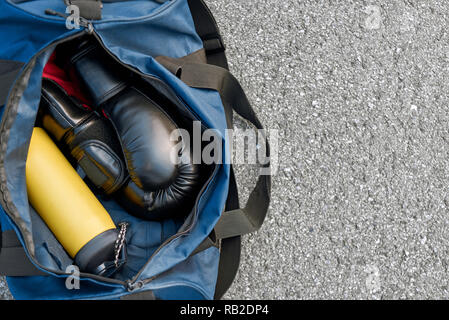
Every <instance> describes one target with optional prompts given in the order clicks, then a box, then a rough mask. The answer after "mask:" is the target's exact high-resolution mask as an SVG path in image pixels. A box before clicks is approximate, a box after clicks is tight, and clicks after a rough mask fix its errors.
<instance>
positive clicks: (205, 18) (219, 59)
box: [188, 0, 228, 69]
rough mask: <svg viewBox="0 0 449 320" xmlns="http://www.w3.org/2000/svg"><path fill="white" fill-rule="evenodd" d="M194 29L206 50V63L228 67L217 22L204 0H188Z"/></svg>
mask: <svg viewBox="0 0 449 320" xmlns="http://www.w3.org/2000/svg"><path fill="white" fill-rule="evenodd" d="M188 4H189V8H190V12H191V14H192V18H193V23H194V24H195V29H196V32H197V33H198V35H199V36H200V38H201V40H203V47H204V49H205V50H206V56H207V63H208V64H212V65H216V66H219V67H222V68H225V69H228V60H227V59H226V55H225V50H226V47H225V45H224V43H223V38H222V37H221V34H220V30H219V28H218V25H217V22H216V21H215V18H214V16H213V15H212V13H211V11H210V9H209V8H208V7H207V5H206V3H205V2H204V0H188Z"/></svg>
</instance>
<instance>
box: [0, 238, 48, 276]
mask: <svg viewBox="0 0 449 320" xmlns="http://www.w3.org/2000/svg"><path fill="white" fill-rule="evenodd" d="M0 239H1V240H0V241H1V242H0V275H3V276H13V277H16V276H17V277H19V276H42V275H46V274H45V273H44V272H42V271H40V270H39V269H37V268H36V267H35V266H34V264H33V263H32V262H31V261H30V259H28V257H27V255H26V253H25V249H24V248H23V247H22V244H21V243H20V240H19V238H18V237H17V235H16V233H15V231H14V230H6V231H3V232H1V234H0Z"/></svg>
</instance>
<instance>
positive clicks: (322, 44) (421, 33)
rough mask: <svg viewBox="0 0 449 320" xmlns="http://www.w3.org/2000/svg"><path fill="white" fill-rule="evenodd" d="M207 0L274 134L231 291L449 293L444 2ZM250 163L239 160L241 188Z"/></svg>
mask: <svg viewBox="0 0 449 320" xmlns="http://www.w3.org/2000/svg"><path fill="white" fill-rule="evenodd" d="M207 2H208V4H209V5H210V7H211V10H212V11H213V13H214V14H215V15H216V18H217V20H218V24H219V25H220V26H221V29H222V33H223V36H224V39H225V42H226V44H227V49H228V56H229V62H230V67H231V71H232V72H233V73H234V74H235V76H236V77H237V78H238V79H239V80H240V81H241V83H242V85H243V87H244V88H245V90H246V92H247V95H248V97H249V99H250V100H251V102H252V103H253V106H254V108H255V109H256V111H257V112H258V114H259V117H260V119H261V121H262V122H263V123H264V124H265V126H266V128H268V129H277V130H279V135H280V137H279V139H280V143H279V170H278V173H277V175H276V176H274V178H273V188H272V204H271V210H270V213H269V215H268V217H267V220H266V222H265V224H264V225H263V227H262V229H261V230H260V231H259V232H257V233H255V234H252V235H248V236H245V237H244V241H243V252H242V261H241V268H240V270H239V273H238V275H237V278H236V281H235V282H234V284H233V286H232V287H231V289H230V290H229V292H228V293H227V294H226V296H225V298H226V299H405V298H409V299H418V298H422V299H427V298H436V299H442V298H444V299H447V298H449V281H448V279H449V273H448V263H449V258H448V257H449V220H448V219H447V218H448V213H449V208H448V207H449V192H448V191H449V190H448V188H449V145H448V139H449V116H448V111H449V104H448V92H449V90H448V89H449V88H448V82H447V80H448V76H447V75H448V71H449V70H448V69H449V56H448V55H449V50H448V49H449V48H448V44H449V34H448V32H449V31H448V30H449V28H448V27H449V26H448V24H449V5H448V4H447V2H446V1H443V0H441V1H435V0H434V1H432V0H427V1H418V0H416V1H412V0H396V1H395V0H393V1H392V0H390V1H376V0H372V1H347V0H346V1H337V0H336V1H299V0H285V1H279V0H246V1H238V0H209V1H207ZM237 120H238V119H237ZM238 124H239V126H244V125H245V124H244V123H243V122H241V121H238ZM255 173H256V170H255V168H253V167H250V166H241V165H240V166H238V167H237V176H238V177H239V187H240V189H241V191H242V199H243V200H244V199H245V198H247V196H248V192H249V191H250V186H251V185H252V184H253V183H254V181H255V178H256V177H255ZM2 286H3V287H2ZM7 297H8V293H7V290H6V289H5V286H4V285H3V284H2V282H1V281H0V298H7Z"/></svg>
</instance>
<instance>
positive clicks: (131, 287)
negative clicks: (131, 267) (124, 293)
mask: <svg viewBox="0 0 449 320" xmlns="http://www.w3.org/2000/svg"><path fill="white" fill-rule="evenodd" d="M143 286H144V283H143V281H142V280H139V281H137V282H131V281H130V280H128V281H127V282H126V289H127V290H128V292H133V291H134V290H136V289H142V288H143Z"/></svg>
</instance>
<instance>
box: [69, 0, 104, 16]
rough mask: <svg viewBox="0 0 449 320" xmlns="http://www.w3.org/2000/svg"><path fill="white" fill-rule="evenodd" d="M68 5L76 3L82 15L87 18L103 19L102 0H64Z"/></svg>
mask: <svg viewBox="0 0 449 320" xmlns="http://www.w3.org/2000/svg"><path fill="white" fill-rule="evenodd" d="M64 3H65V5H66V6H70V5H75V6H77V7H78V8H79V10H80V16H81V17H83V18H85V19H87V20H101V9H102V8H103V3H102V2H101V0H64Z"/></svg>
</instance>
